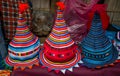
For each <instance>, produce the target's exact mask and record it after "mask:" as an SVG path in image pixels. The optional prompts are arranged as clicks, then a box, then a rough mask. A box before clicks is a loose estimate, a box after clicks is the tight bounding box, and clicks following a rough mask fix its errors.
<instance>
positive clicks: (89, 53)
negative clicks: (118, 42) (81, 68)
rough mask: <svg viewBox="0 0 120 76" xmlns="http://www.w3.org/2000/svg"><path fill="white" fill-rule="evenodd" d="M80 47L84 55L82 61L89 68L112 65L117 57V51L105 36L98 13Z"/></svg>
mask: <svg viewBox="0 0 120 76" xmlns="http://www.w3.org/2000/svg"><path fill="white" fill-rule="evenodd" d="M81 45H82V53H83V54H84V58H83V59H82V60H83V62H84V64H85V65H86V66H87V67H89V68H95V67H97V66H104V65H106V64H110V63H113V62H114V61H115V60H116V59H117V57H118V52H117V50H116V49H115V48H114V46H113V45H112V42H111V41H110V40H109V39H108V38H107V37H106V36H105V33H104V30H103V29H102V23H101V20H100V16H99V14H98V13H95V15H94V18H93V21H92V25H91V28H90V31H89V33H88V35H87V36H86V37H85V38H84V39H83V41H82V43H81Z"/></svg>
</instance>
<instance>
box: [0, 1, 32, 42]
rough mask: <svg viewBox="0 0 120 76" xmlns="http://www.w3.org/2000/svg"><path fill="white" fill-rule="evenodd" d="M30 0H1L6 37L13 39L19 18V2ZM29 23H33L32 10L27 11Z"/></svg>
mask: <svg viewBox="0 0 120 76" xmlns="http://www.w3.org/2000/svg"><path fill="white" fill-rule="evenodd" d="M27 2H28V0H0V6H1V7H0V8H1V11H2V17H3V26H4V33H5V38H6V39H9V40H11V39H12V38H13V37H14V35H15V32H16V29H15V28H16V26H17V19H18V4H19V3H27ZM25 14H26V19H27V22H28V23H27V24H28V25H30V24H31V14H30V11H27V12H26V13H25Z"/></svg>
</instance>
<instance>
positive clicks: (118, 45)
mask: <svg viewBox="0 0 120 76" xmlns="http://www.w3.org/2000/svg"><path fill="white" fill-rule="evenodd" d="M116 36H117V37H116V38H115V43H114V45H115V47H116V48H117V50H118V52H119V57H118V59H120V31H118V32H117V35H116Z"/></svg>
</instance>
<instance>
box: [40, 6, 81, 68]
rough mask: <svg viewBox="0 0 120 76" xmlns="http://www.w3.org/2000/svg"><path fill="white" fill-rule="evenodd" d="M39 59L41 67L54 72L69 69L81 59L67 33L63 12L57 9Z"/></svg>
mask: <svg viewBox="0 0 120 76" xmlns="http://www.w3.org/2000/svg"><path fill="white" fill-rule="evenodd" d="M39 58H40V62H41V63H42V65H43V66H46V67H48V68H50V69H54V70H63V69H66V68H71V67H72V66H74V65H75V64H77V62H78V61H79V60H80V59H81V57H80V53H79V50H78V48H77V46H76V45H75V43H74V41H73V40H72V39H71V37H70V34H69V33H68V29H67V25H66V23H65V20H64V18H63V10H61V9H59V8H58V10H57V17H56V19H55V24H54V26H53V29H52V31H51V33H50V35H49V36H48V38H47V39H46V40H45V43H44V49H43V50H42V51H41V52H40V57H39Z"/></svg>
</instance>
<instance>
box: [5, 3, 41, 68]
mask: <svg viewBox="0 0 120 76" xmlns="http://www.w3.org/2000/svg"><path fill="white" fill-rule="evenodd" d="M21 5H22V4H21ZM23 5H26V4H23ZM22 15H23V13H19V19H18V26H17V28H16V33H15V36H14V38H13V39H12V41H11V42H10V43H9V46H8V53H9V56H8V57H7V58H6V62H7V64H9V65H10V66H14V67H22V68H24V67H27V66H32V65H33V64H38V58H37V57H38V51H39V46H40V40H39V38H38V37H37V36H35V35H34V34H33V33H32V32H31V31H30V30H29V28H28V25H27V24H26V19H24V18H23V16H22Z"/></svg>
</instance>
